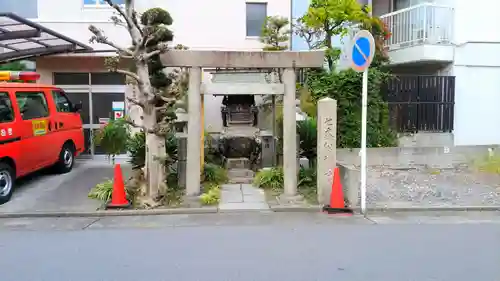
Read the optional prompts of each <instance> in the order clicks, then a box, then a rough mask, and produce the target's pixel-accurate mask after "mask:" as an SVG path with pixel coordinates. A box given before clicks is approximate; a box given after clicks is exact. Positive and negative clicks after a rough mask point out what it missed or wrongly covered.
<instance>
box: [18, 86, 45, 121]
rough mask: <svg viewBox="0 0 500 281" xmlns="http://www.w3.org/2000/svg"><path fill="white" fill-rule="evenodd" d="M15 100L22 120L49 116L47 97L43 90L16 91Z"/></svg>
mask: <svg viewBox="0 0 500 281" xmlns="http://www.w3.org/2000/svg"><path fill="white" fill-rule="evenodd" d="M16 100H17V105H18V106H19V110H20V111H21V116H22V117H23V120H30V119H35V118H42V117H47V116H49V108H48V107H47V99H46V98H45V94H44V93H43V92H16Z"/></svg>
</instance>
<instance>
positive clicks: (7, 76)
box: [0, 71, 40, 82]
mask: <svg viewBox="0 0 500 281" xmlns="http://www.w3.org/2000/svg"><path fill="white" fill-rule="evenodd" d="M38 79H40V74H38V73H36V72H33V71H0V81H13V80H21V81H23V82H31V81H37V80H38Z"/></svg>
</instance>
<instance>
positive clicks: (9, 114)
mask: <svg viewBox="0 0 500 281" xmlns="http://www.w3.org/2000/svg"><path fill="white" fill-rule="evenodd" d="M12 121H14V111H13V110H12V102H11V101H10V97H9V94H8V93H0V123H7V122H12Z"/></svg>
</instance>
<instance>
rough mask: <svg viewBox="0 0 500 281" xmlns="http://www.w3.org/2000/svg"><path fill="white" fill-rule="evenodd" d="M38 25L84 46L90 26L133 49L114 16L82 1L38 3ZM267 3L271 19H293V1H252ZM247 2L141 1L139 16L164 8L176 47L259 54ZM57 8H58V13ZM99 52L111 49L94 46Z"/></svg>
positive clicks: (200, 0)
mask: <svg viewBox="0 0 500 281" xmlns="http://www.w3.org/2000/svg"><path fill="white" fill-rule="evenodd" d="M38 1H39V5H38V7H39V9H38V15H39V19H38V21H39V23H41V24H43V25H44V26H47V27H49V28H52V29H54V30H57V31H58V32H60V33H62V34H64V35H67V36H69V37H71V38H73V39H76V40H78V41H81V42H88V40H89V38H90V37H91V36H92V34H91V33H90V32H89V31H88V26H89V24H94V25H95V26H97V27H98V28H101V29H103V30H104V31H105V32H106V35H107V36H108V37H109V38H110V39H111V40H113V41H114V42H117V43H118V44H120V45H123V46H127V45H130V39H129V36H128V34H127V32H126V30H125V29H124V28H121V27H116V26H114V25H113V24H112V23H111V22H110V20H109V18H110V17H111V16H112V15H113V14H114V12H113V10H112V9H109V8H93V9H92V8H84V6H83V0H71V1H60V0H38ZM250 2H252V3H256V2H262V3H267V14H268V15H270V16H271V15H280V16H284V17H289V16H290V9H291V7H290V2H291V1H290V0H267V1H266V0H256V1H255V0H252V1H250ZM245 4H246V1H245V0H233V1H227V0H211V1H206V0H186V1H178V0H139V1H136V9H137V11H139V12H142V11H145V10H147V9H148V8H153V7H162V8H164V9H166V10H167V11H169V12H170V14H171V15H172V18H173V19H174V24H173V25H172V30H173V31H174V35H175V38H174V44H177V43H180V44H183V45H186V46H189V47H190V48H192V49H225V50H228V49H231V50H258V49H260V48H261V44H260V42H259V40H258V38H247V37H246V10H245V7H246V6H245ZM54 7H57V9H55V8H54ZM92 47H94V48H96V49H109V47H107V46H103V45H96V44H94V45H92Z"/></svg>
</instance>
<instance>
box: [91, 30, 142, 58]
mask: <svg viewBox="0 0 500 281" xmlns="http://www.w3.org/2000/svg"><path fill="white" fill-rule="evenodd" d="M89 31H90V32H92V34H94V35H93V36H92V37H91V38H90V40H89V41H90V42H91V43H100V44H105V45H108V46H110V47H112V48H114V49H115V50H117V52H118V55H119V56H120V57H123V56H127V55H128V56H133V55H134V53H133V52H132V51H130V50H128V49H127V48H124V47H121V46H118V45H117V44H115V43H113V42H111V41H110V40H109V39H108V37H106V35H104V32H103V31H102V30H100V29H99V28H97V27H95V26H93V25H90V26H89ZM124 54H125V55H124Z"/></svg>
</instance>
